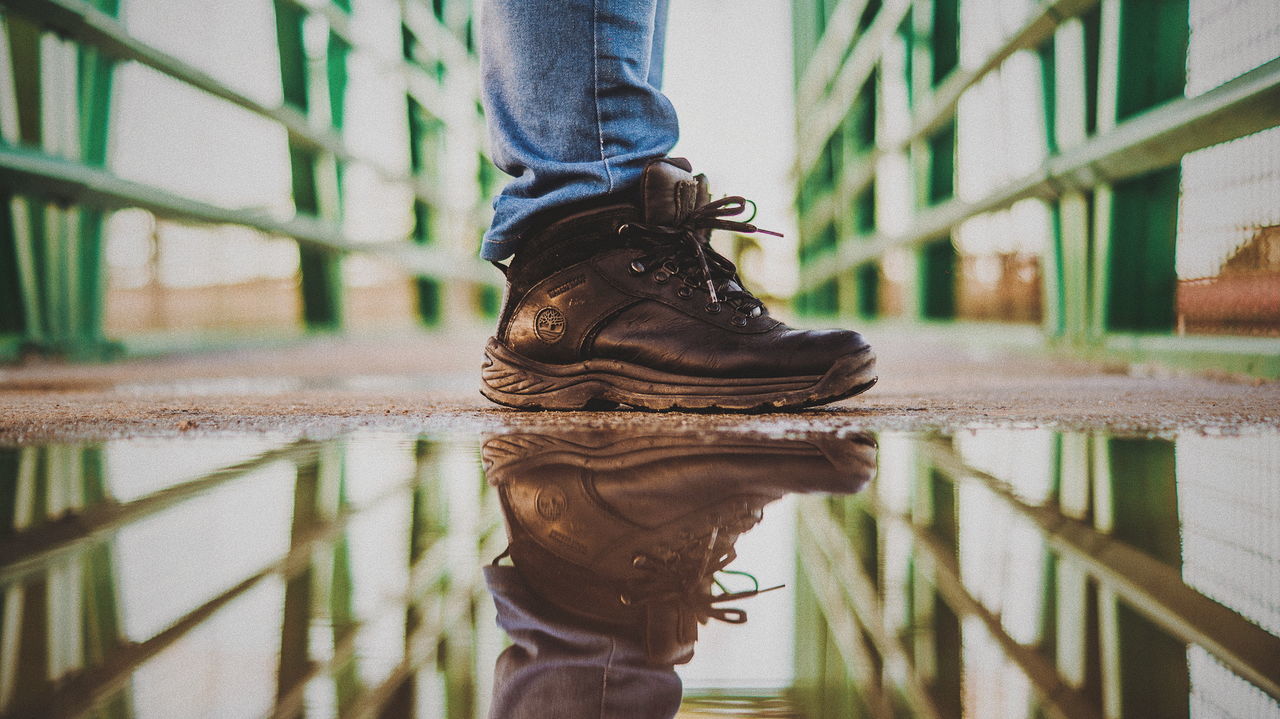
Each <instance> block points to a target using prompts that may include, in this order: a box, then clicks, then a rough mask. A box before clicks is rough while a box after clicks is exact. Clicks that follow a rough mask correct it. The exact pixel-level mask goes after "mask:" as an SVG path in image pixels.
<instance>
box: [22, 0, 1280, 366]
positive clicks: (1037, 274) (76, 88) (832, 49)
mask: <svg viewBox="0 0 1280 719" xmlns="http://www.w3.org/2000/svg"><path fill="white" fill-rule="evenodd" d="M671 13H672V15H671V21H670V31H669V33H670V35H669V40H668V58H667V80H666V82H667V85H666V88H665V89H666V90H667V92H668V94H669V95H670V97H671V99H672V100H673V102H674V103H675V105H676V107H677V109H678V110H679V112H680V117H681V126H682V139H681V141H680V144H679V145H678V146H677V148H676V150H675V154H679V155H685V156H687V157H689V158H691V159H692V160H693V162H694V164H695V166H696V167H697V168H698V169H699V170H700V171H703V172H706V173H707V174H708V175H709V176H710V177H711V180H712V186H713V191H715V192H717V193H720V194H742V195H745V196H747V197H750V198H752V199H754V200H755V201H756V202H757V203H758V204H759V206H760V209H761V213H760V216H759V223H760V224H761V225H762V226H765V227H769V228H774V229H779V230H782V231H784V232H785V233H786V235H787V237H786V238H785V239H782V240H777V241H774V240H773V238H766V239H767V240H768V241H765V242H756V241H755V240H752V239H747V238H741V237H729V236H725V237H721V238H720V239H719V240H718V242H719V243H720V244H721V245H722V248H723V251H724V252H725V253H726V254H729V255H730V256H731V257H734V258H736V259H738V260H739V261H740V264H741V265H742V266H743V271H744V274H746V275H747V278H748V280H749V281H750V282H751V283H753V284H754V285H755V286H756V287H759V288H760V291H761V294H762V295H765V296H767V297H769V298H771V299H772V302H771V304H772V305H774V306H775V308H780V309H782V310H783V312H784V314H786V313H787V311H788V308H789V309H790V310H791V311H792V312H794V314H796V315H798V316H799V317H800V318H801V321H804V318H806V317H808V318H812V321H819V320H821V321H839V322H842V323H845V324H857V326H859V327H868V326H879V327H881V329H880V330H879V331H880V332H882V333H883V332H905V333H910V332H919V331H933V330H946V329H947V328H953V327H959V328H961V329H962V330H963V332H962V334H964V335H966V336H977V337H980V338H981V341H982V342H992V341H996V342H1001V343H1010V344H1017V345H1023V346H1032V347H1040V348H1049V349H1053V350H1057V351H1065V352H1068V353H1071V354H1074V355H1079V356H1089V357H1099V356H1101V357H1108V358H1115V359H1119V360H1122V361H1124V360H1127V361H1159V362H1162V363H1166V364H1172V365H1185V366H1196V367H1211V368H1215V369H1224V370H1230V371H1241V372H1246V373H1251V374H1257V375H1268V376H1275V375H1278V374H1280V359H1277V355H1280V340H1277V339H1276V338H1278V337H1280V230H1277V227H1280V200H1277V198H1278V197H1280V129H1276V125H1277V124H1280V89H1278V88H1280V61H1278V60H1277V58H1278V57H1280V6H1277V5H1276V3H1275V2H1274V0H1172V1H1169V2H1165V1H1163V0H1092V1H1090V0H928V1H926V0H896V1H895V0H794V2H786V1H784V0H733V1H730V0H697V1H694V0H674V2H673V6H672V9H671ZM479 21H480V18H479V3H474V4H473V2H472V0H328V1H324V0H271V1H268V0H224V1H221V2H217V3H203V2H195V1H194V0H171V1H169V2H155V1H152V0H92V1H91V2H90V1H86V0H0V23H2V24H0V360H9V361H12V360H16V359H19V358H21V357H23V356H26V355H28V354H32V353H38V354H52V355H58V356H65V357H70V358H73V359H100V358H105V357H114V356H120V355H128V354H147V353H154V352H164V351H170V350H175V349H190V348H203V347H212V346H225V345H227V344H235V343H241V342H245V341H257V340H261V339H267V340H274V339H280V338H292V337H298V336H304V335H307V334H311V333H317V332H318V333H328V332H334V331H352V332H362V333H400V332H407V331H416V330H417V329H418V328H422V327H439V326H441V325H445V326H456V325H464V324H472V325H475V324H485V323H488V322H490V321H492V318H493V317H494V316H495V315H496V312H497V308H498V304H499V302H500V298H501V287H500V285H499V279H500V278H499V276H498V275H497V273H496V272H495V271H493V270H492V269H491V268H489V267H488V266H486V265H484V264H483V263H481V262H479V261H478V260H477V259H476V258H475V251H476V248H477V246H478V240H479V237H480V234H481V232H482V231H483V228H484V227H485V226H486V223H487V221H488V217H489V212H490V210H489V202H490V199H491V197H492V195H493V194H494V193H495V192H496V190H497V189H498V188H500V187H501V184H502V181H503V177H502V176H501V173H499V172H498V171H497V170H496V169H495V168H494V167H493V166H492V164H491V163H490V162H489V160H488V159H487V157H486V155H485V145H484V127H483V118H482V116H481V110H480V108H479V103H478V74H477V65H476V47H475V42H474V38H475V36H476V27H477V23H478V22H479Z"/></svg>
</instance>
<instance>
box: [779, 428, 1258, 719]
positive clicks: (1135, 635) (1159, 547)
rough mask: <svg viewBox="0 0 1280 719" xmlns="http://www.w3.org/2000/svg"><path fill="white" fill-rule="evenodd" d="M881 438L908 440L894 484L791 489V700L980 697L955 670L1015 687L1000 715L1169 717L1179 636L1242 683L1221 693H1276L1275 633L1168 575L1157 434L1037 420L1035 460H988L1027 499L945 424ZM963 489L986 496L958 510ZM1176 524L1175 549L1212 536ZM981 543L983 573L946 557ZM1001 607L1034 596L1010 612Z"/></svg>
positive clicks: (1167, 468) (964, 700) (926, 707)
mask: <svg viewBox="0 0 1280 719" xmlns="http://www.w3.org/2000/svg"><path fill="white" fill-rule="evenodd" d="M895 441H899V442H901V443H902V444H903V446H905V447H906V448H907V450H908V452H909V454H908V455H903V454H902V453H896V454H895V455H894V458H895V460H898V461H899V462H900V463H902V464H903V465H904V466H908V467H909V469H908V470H907V471H906V472H905V473H904V474H903V475H902V476H901V477H899V476H895V477H894V479H895V480H901V481H903V482H907V483H909V486H908V487H906V488H905V491H903V490H902V489H901V488H896V489H891V490H886V489H885V488H884V487H876V488H875V489H874V490H873V491H872V492H871V493H870V496H868V495H864V496H859V497H854V498H845V499H820V498H809V497H806V498H804V500H803V501H804V504H803V507H802V508H801V516H802V517H803V521H802V522H800V524H799V537H798V544H797V558H798V560H799V567H800V581H799V585H800V586H799V589H798V590H797V592H798V599H797V624H796V626H797V643H796V646H797V680H796V690H797V701H798V702H799V703H800V705H801V706H803V707H805V708H806V709H807V710H809V711H810V713H809V714H807V716H812V717H825V716H850V715H858V716H877V717H895V716H924V717H950V716H961V715H968V714H970V713H975V712H976V713H982V712H981V711H980V710H979V709H978V707H976V706H975V705H973V704H971V703H970V702H971V701H976V700H978V699H979V698H980V697H978V696H977V695H981V694H983V693H984V692H983V691H981V690H976V692H975V694H974V695H967V694H965V690H964V689H963V688H962V684H961V676H962V673H964V672H966V671H967V672H968V674H969V675H970V676H971V677H972V679H971V680H970V681H974V682H976V683H977V684H980V685H982V686H1000V687H1003V691H993V692H991V693H990V696H998V695H1002V694H1005V693H1006V692H1008V693H1009V695H1011V696H1019V694H1018V692H1017V691H1015V690H1011V687H1014V686H1017V685H1019V684H1023V685H1025V686H1026V687H1027V688H1028V689H1029V692H1028V693H1027V694H1026V697H1025V698H1026V701H1025V704H1024V705H1016V704H1007V705H1005V706H1004V709H1003V711H1002V713H1012V714H1019V715H1021V714H1024V713H1025V715H1027V716H1050V717H1102V716H1108V717H1119V716H1162V717H1173V716H1188V712H1189V711H1190V710H1191V707H1192V705H1193V704H1194V702H1193V701H1192V687H1191V684H1192V682H1191V680H1190V674H1189V672H1191V671H1192V669H1189V666H1190V665H1191V662H1190V661H1189V650H1188V648H1189V647H1196V648H1197V651H1204V652H1206V653H1207V654H1208V655H1209V656H1210V657H1212V661H1213V662H1215V663H1217V664H1218V665H1219V666H1220V667H1221V668H1222V670H1223V671H1225V672H1227V673H1230V674H1232V675H1234V676H1235V677H1236V678H1238V679H1236V681H1240V679H1243V680H1245V681H1247V683H1248V684H1251V685H1252V687H1251V688H1248V689H1244V688H1243V687H1245V686H1248V685H1247V684H1245V681H1241V682H1240V684H1239V685H1238V686H1237V685H1235V684H1221V683H1219V684H1217V685H1214V686H1215V687H1216V688H1218V689H1219V690H1221V691H1223V692H1225V696H1233V695H1234V696H1236V697H1244V696H1250V695H1252V694H1253V693H1259V701H1258V703H1257V710H1258V711H1259V712H1262V711H1263V707H1265V706H1267V705H1268V704H1270V705H1271V706H1273V707H1274V706H1275V703H1274V702H1275V700H1280V637H1277V636H1276V635H1275V634H1273V633H1269V632H1268V630H1267V629H1264V628H1263V627H1262V626H1259V624H1258V623H1257V622H1258V621H1259V618H1258V616H1256V615H1253V616H1247V617H1246V616H1245V615H1242V614H1241V613H1240V612H1238V611H1237V610H1236V608H1234V607H1235V606H1236V605H1235V604H1233V605H1232V606H1228V605H1224V604H1223V603H1220V601H1219V600H1218V599H1217V598H1215V597H1214V596H1210V595H1207V594H1206V593H1205V592H1206V589H1205V588H1204V587H1202V586H1196V585H1195V584H1193V583H1191V579H1189V578H1187V577H1184V569H1183V563H1184V559H1183V556H1184V552H1186V553H1188V554H1190V553H1191V552H1192V551H1193V550H1192V549H1184V541H1183V540H1184V531H1188V530H1186V529H1184V527H1185V526H1187V525H1189V524H1190V521H1189V520H1187V519H1185V518H1184V517H1183V516H1182V515H1180V504H1181V503H1182V502H1186V501H1188V500H1187V497H1188V496H1191V495H1190V494H1189V493H1187V492H1186V490H1185V489H1184V491H1183V492H1179V491H1178V490H1177V480H1176V478H1175V469H1174V456H1175V453H1174V443H1173V442H1170V441H1168V440H1148V439H1119V438H1107V437H1103V436H1091V435H1083V434H1080V435H1074V434H1073V435H1059V436H1056V437H1054V438H1053V442H1052V444H1051V446H1050V447H1049V449H1050V450H1051V451H1050V452H1048V453H1047V458H1048V459H1049V460H1050V466H1049V467H1047V468H1045V467H1040V466H1035V467H1034V468H1033V466H1032V465H1028V464H1025V463H1022V462H1019V463H1018V464H1016V465H1009V466H1008V467H1007V470H1010V471H1012V473H1013V474H1027V475H1043V476H1044V477H1045V486H1043V487H1039V491H1031V492H1030V493H1031V494H1042V495H1046V496H1047V499H1046V500H1044V501H1039V498H1038V497H1037V498H1031V497H1028V494H1029V487H1028V483H1026V482H1022V483H1012V482H1010V481H1009V480H1008V479H1007V475H1008V474H1009V473H1010V472H1009V471H1006V472H1004V473H1003V475H1005V476H1001V477H997V476H995V475H993V474H992V473H991V472H990V471H986V470H983V469H979V468H976V467H974V466H973V465H972V464H971V463H970V462H969V461H967V459H966V458H965V457H964V456H963V453H962V452H960V451H958V448H957V447H955V446H954V445H953V444H952V442H951V441H949V440H945V439H939V438H932V437H912V438H906V439H899V440H895ZM1020 449H1026V448H1020ZM1017 456H1019V457H1025V456H1026V454H1024V453H1019V454H1018V455H1017ZM1259 459H1261V458H1259V457H1254V458H1251V459H1246V458H1244V457H1241V458H1238V459H1237V462H1243V464H1250V463H1253V464H1256V463H1257V462H1258V461H1259ZM1264 461H1265V460H1264ZM1015 467H1017V468H1016V469H1015ZM1046 470H1047V471H1046ZM882 481H883V478H882ZM979 496H980V497H981V498H983V499H984V500H989V502H990V504H989V505H986V504H984V505H983V506H982V508H981V509H980V508H979V507H978V506H977V505H974V504H972V503H971V504H969V505H968V509H965V508H964V503H965V502H966V498H968V501H969V502H973V501H974V498H975V497H979ZM1264 505H1265V503H1264ZM1263 511H1265V510H1263ZM979 524H983V525H998V526H999V529H998V530H996V531H994V532H993V531H991V527H979V526H977V525H979ZM1189 531H1191V532H1196V533H1198V536H1197V537H1196V538H1195V545H1194V546H1198V547H1201V548H1203V547H1204V546H1205V544H1206V540H1207V542H1208V543H1217V542H1220V541H1221V537H1220V535H1219V534H1217V533H1215V532H1214V530H1213V529H1212V528H1206V527H1203V526H1194V525H1192V526H1191V527H1190V530H1189ZM966 533H974V535H975V536H980V537H983V538H984V539H985V540H987V541H991V542H995V543H997V544H998V543H1000V542H1008V543H1009V544H1013V543H1017V544H1019V545H1022V553H1021V555H1020V556H1021V558H1023V559H1026V558H1027V557H1029V556H1031V555H1032V554H1038V555H1039V556H1038V559H1037V560H1036V564H1037V565H1038V569H1036V568H1029V566H1028V565H1026V564H1019V563H1018V561H1017V560H1016V559H1010V558H1009V557H1008V556H1007V555H1003V556H1002V555H1001V554H1000V552H1001V551H1004V552H1010V551H1016V550H1015V549H1014V548H1013V547H1011V546H1006V548H1005V549H1003V550H995V551H994V553H993V556H991V557H977V556H976V554H978V553H980V551H979V550H977V549H976V547H977V545H976V544H975V542H976V541H978V540H970V541H969V542H968V543H967V544H966V543H965V542H964V541H962V539H961V538H962V536H963V535H965V534H966ZM1001 535H1003V538H1002V537H1001ZM1012 537H1016V539H1011V538H1012ZM1213 551H1220V547H1219V545H1216V544H1215V549H1214V550H1213ZM1199 556H1200V561H1201V562H1203V561H1204V558H1205V556H1206V555H1205V554H1204V553H1203V549H1202V550H1201V554H1200V555H1199ZM1208 556H1215V557H1216V559H1217V560H1218V561H1221V560H1222V558H1223V557H1222V555H1220V554H1219V555H1213V554H1212V553H1211V554H1210V555H1208ZM992 559H996V561H997V562H1004V563H1005V572H1004V573H1003V574H1002V577H1003V584H1002V585H1001V586H985V585H983V584H982V582H981V580H978V579H976V578H975V577H974V575H973V572H972V571H969V572H966V571H965V568H964V567H965V566H966V565H967V566H968V568H969V569H970V570H972V569H973V568H974V567H975V566H976V565H977V564H978V563H981V564H982V565H983V567H984V568H988V569H991V567H989V565H990V563H991V560H992ZM1201 569H1203V568H1202V567H1201ZM997 573H999V572H997ZM1265 583H1266V582H1265V580H1263V582H1262V585H1265ZM1262 585H1259V586H1262ZM1219 591H1220V590H1219ZM1260 591H1263V592H1264V593H1265V589H1262V590H1260ZM1231 596H1232V597H1233V598H1234V599H1235V600H1236V603H1237V604H1238V602H1239V597H1240V595H1238V594H1234V595H1231ZM1019 599H1022V600H1026V601H1023V602H1019V601H1018V600H1019ZM1015 603H1020V604H1021V607H1022V608H1023V609H1025V608H1026V607H1027V606H1034V607H1035V609H1034V610H1033V611H1032V612H1031V615H1030V616H1019V614H1018V612H1017V611H1013V610H1010V609H1009V605H1010V604H1015ZM983 646H988V647H991V648H992V650H994V652H995V653H997V654H998V655H999V656H1000V657H1001V659H1000V661H1001V662H1003V665H1004V667H1006V668H1007V671H1008V673H1007V674H998V673H996V672H998V671H1005V670H1000V669H999V666H1000V664H998V663H996V662H995V660H993V659H992V658H991V656H992V655H991V653H988V654H985V655H982V658H979V657H978V655H974V654H969V653H967V652H972V651H975V650H974V648H975V647H983ZM965 647H968V648H969V649H968V650H966V649H965ZM965 667H971V668H969V669H967V670H966V669H965ZM1014 674H1016V675H1018V676H1019V677H1020V678H1019V679H1018V680H1014V679H1011V676H1012V675H1014ZM1200 680H1201V682H1203V683H1205V684H1206V685H1208V684H1212V681H1211V680H1210V678H1209V677H1206V676H1204V675H1201V678H1200ZM1208 688H1213V687H1207V688H1206V687H1201V689H1200V691H1207V690H1208ZM1233 693H1234V694H1233ZM1263 695H1265V696H1267V697H1270V698H1271V699H1270V700H1267V699H1265V697H1263ZM1013 701H1016V700H1013ZM962 707H963V709H962ZM1235 711H1236V712H1239V711H1241V710H1240V708H1239V707H1237V708H1236V710H1235ZM842 712H844V713H842ZM1234 715H1238V716H1243V715H1247V714H1239V713H1237V714H1234Z"/></svg>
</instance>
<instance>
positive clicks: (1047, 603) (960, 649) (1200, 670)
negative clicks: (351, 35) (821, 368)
mask: <svg viewBox="0 0 1280 719" xmlns="http://www.w3.org/2000/svg"><path fill="white" fill-rule="evenodd" d="M499 414H500V417H505V416H506V414H505V413H499ZM569 416H570V415H560V417H562V418H563V417H569ZM610 416H611V417H613V419H610V420H608V421H602V422H600V423H598V424H599V426H594V427H592V426H582V425H583V424H584V423H582V422H573V421H564V420H563V419H562V420H561V421H559V425H560V426H559V427H557V426H555V425H556V424H557V420H556V415H546V414H543V415H535V416H532V417H531V418H530V419H527V420H524V421H523V424H521V423H520V422H516V423H505V424H504V423H503V422H502V421H492V422H490V423H489V424H483V426H479V427H477V426H473V425H467V424H465V423H463V424H462V425H460V426H454V427H452V428H451V427H448V426H443V425H441V426H438V427H437V428H436V429H435V431H433V432H432V433H430V434H421V433H419V432H416V431H395V430H394V429H388V428H386V427H377V428H372V429H371V428H364V429H358V430H356V431H351V432H339V431H333V430H335V427H334V426H328V430H329V435H331V436H325V437H324V438H323V439H307V438H305V437H302V438H300V437H299V436H297V434H290V433H285V432H280V433H275V434H272V433H270V432H252V433H243V432H241V433H236V434H230V433H226V432H199V431H196V432H183V431H176V432H172V433H169V434H167V435H164V436H158V437H131V438H124V439H98V440H95V441H91V442H77V441H61V442H36V441H24V442H18V443H14V442H11V443H10V444H9V445H7V446H5V447H0V717H35V716H39V717H46V716H47V717H78V716H95V717H96V716H106V717H258V716H261V717H268V716H270V717H299V716H309V717H317V716H319V717H323V716H379V717H449V718H450V719H452V718H455V717H457V718H464V719H470V718H471V717H484V716H490V715H492V716H498V717H508V716H512V717H514V716H554V717H575V716H601V714H600V710H601V708H602V707H608V708H610V709H611V710H613V711H614V712H615V713H614V714H613V715H614V716H628V717H646V716H670V715H671V714H672V713H673V712H675V711H677V706H679V707H680V708H679V710H678V711H679V712H680V713H681V715H684V716H744V717H806V718H812V719H825V718H826V717H846V716H872V717H890V716H924V717H933V716H936V717H952V716H969V717H1024V716H1025V717H1033V716H1034V717H1040V716H1057V717H1103V716H1107V717H1122V716H1123V717H1148V716H1158V717H1177V716H1194V717H1221V716H1227V717H1240V718H1241V719H1245V718H1248V719H1252V718H1253V717H1267V716H1272V717H1280V701H1278V700H1280V599H1278V598H1280V532H1277V530H1276V527H1277V526H1280V481H1278V480H1280V432H1277V431H1276V429H1275V428H1274V427H1270V426H1266V425H1256V426H1250V427H1247V428H1245V431H1237V432H1229V433H1223V432H1220V431H1206V428H1205V427H1199V428H1195V429H1184V430H1180V431H1179V430H1172V431H1169V430H1166V431H1162V432H1159V433H1150V432H1148V433H1138V434H1135V433H1119V434H1117V433H1113V432H1106V431H1100V430H1072V431H1050V430H1047V429H1035V428H1017V427H982V426H971V427H965V428H958V429H954V430H948V431H899V430H896V429H893V428H883V427H881V428H873V429H872V430H870V431H868V430H865V429H861V428H858V427H856V426H853V425H856V424H857V423H856V422H848V421H845V422H843V423H836V424H841V425H843V426H824V425H823V423H822V422H820V421H815V420H814V419H813V418H812V417H811V416H809V417H808V419H805V416H802V418H801V421H798V422H794V423H793V424H791V425H789V426H788V427H786V428H784V429H783V430H779V429H778V427H776V426H774V425H770V424H768V423H767V422H764V423H761V422H741V423H740V426H741V427H742V429H741V430H740V431H722V430H717V429H715V428H714V427H711V428H709V427H708V425H706V424H699V422H702V421H703V420H698V419H694V420H693V421H691V422H688V423H684V422H683V421H680V420H678V419H676V420H674V421H673V419H672V418H671V417H669V416H668V417H667V420H668V421H667V423H666V425H665V426H660V424H659V423H658V421H657V420H656V419H654V417H655V416H654V415H644V414H637V413H613V414H612V415H610ZM619 416H623V417H631V418H633V420H634V421H632V422H631V423H630V426H624V427H622V428H612V427H610V426H608V425H610V424H626V422H624V421H622V420H619V419H617V417H619ZM657 417H662V416H657ZM761 429H765V430H769V431H760V430H761ZM779 585H783V586H779ZM522 712H525V713H522Z"/></svg>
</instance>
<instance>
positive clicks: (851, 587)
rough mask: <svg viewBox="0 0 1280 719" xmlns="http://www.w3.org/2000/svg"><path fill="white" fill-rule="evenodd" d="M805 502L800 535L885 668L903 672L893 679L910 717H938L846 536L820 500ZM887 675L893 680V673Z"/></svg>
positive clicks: (940, 714) (813, 498) (812, 499)
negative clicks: (823, 565)
mask: <svg viewBox="0 0 1280 719" xmlns="http://www.w3.org/2000/svg"><path fill="white" fill-rule="evenodd" d="M806 499H808V500H809V501H810V502H811V503H812V504H813V507H812V509H811V510H810V511H806V512H804V513H803V516H804V518H805V521H803V522H800V523H799V524H798V526H799V527H800V528H801V531H802V532H804V533H806V534H808V535H809V536H810V537H812V540H813V541H812V542H811V543H810V545H809V546H811V547H813V548H816V550H817V551H818V552H819V553H820V554H821V555H822V556H823V558H824V559H825V560H826V563H827V567H826V568H825V569H827V570H828V575H829V576H832V577H835V578H836V583H837V585H838V586H839V587H840V589H842V590H843V591H844V594H845V596H846V597H848V599H849V601H848V602H847V603H846V604H845V606H846V607H847V608H848V609H850V610H852V612H853V614H854V618H855V619H857V621H858V624H860V625H861V626H862V628H863V630H864V631H865V632H866V633H867V635H868V636H870V637H871V643H872V644H874V645H875V647H876V651H878V652H880V656H881V657H883V658H884V663H885V666H886V667H896V668H901V669H902V674H903V676H901V677H898V678H896V680H897V683H898V684H899V686H900V687H901V688H902V689H903V696H904V697H905V698H906V699H907V701H908V702H909V703H910V704H911V708H912V716H922V717H941V716H942V713H941V712H940V711H939V710H938V707H937V705H936V704H935V703H934V701H933V697H932V695H930V694H929V690H928V688H927V687H926V686H925V685H924V683H923V682H921V681H920V677H919V676H918V675H917V673H916V670H915V667H914V665H913V663H912V661H911V659H910V654H909V653H908V652H907V650H906V648H905V647H903V646H902V641H901V639H900V638H899V637H897V636H895V635H892V634H890V633H889V632H888V631H886V629H885V626H884V605H883V603H882V602H881V601H880V595H879V593H878V592H877V591H876V588H875V585H874V584H873V583H872V581H871V579H870V578H869V577H868V576H867V574H866V572H865V571H864V570H863V567H862V565H861V564H860V563H859V562H858V560H857V558H856V557H855V556H854V555H855V552H854V549H853V547H852V546H851V544H850V542H849V539H848V537H846V536H845V535H844V534H843V533H841V532H840V530H839V528H838V527H837V525H836V520H835V518H834V517H832V516H831V512H830V510H828V509H827V507H826V506H825V504H824V502H823V501H822V500H821V499H820V498H816V497H810V498H806ZM802 553H804V552H802ZM890 676H891V678H893V677H892V673H890Z"/></svg>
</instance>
